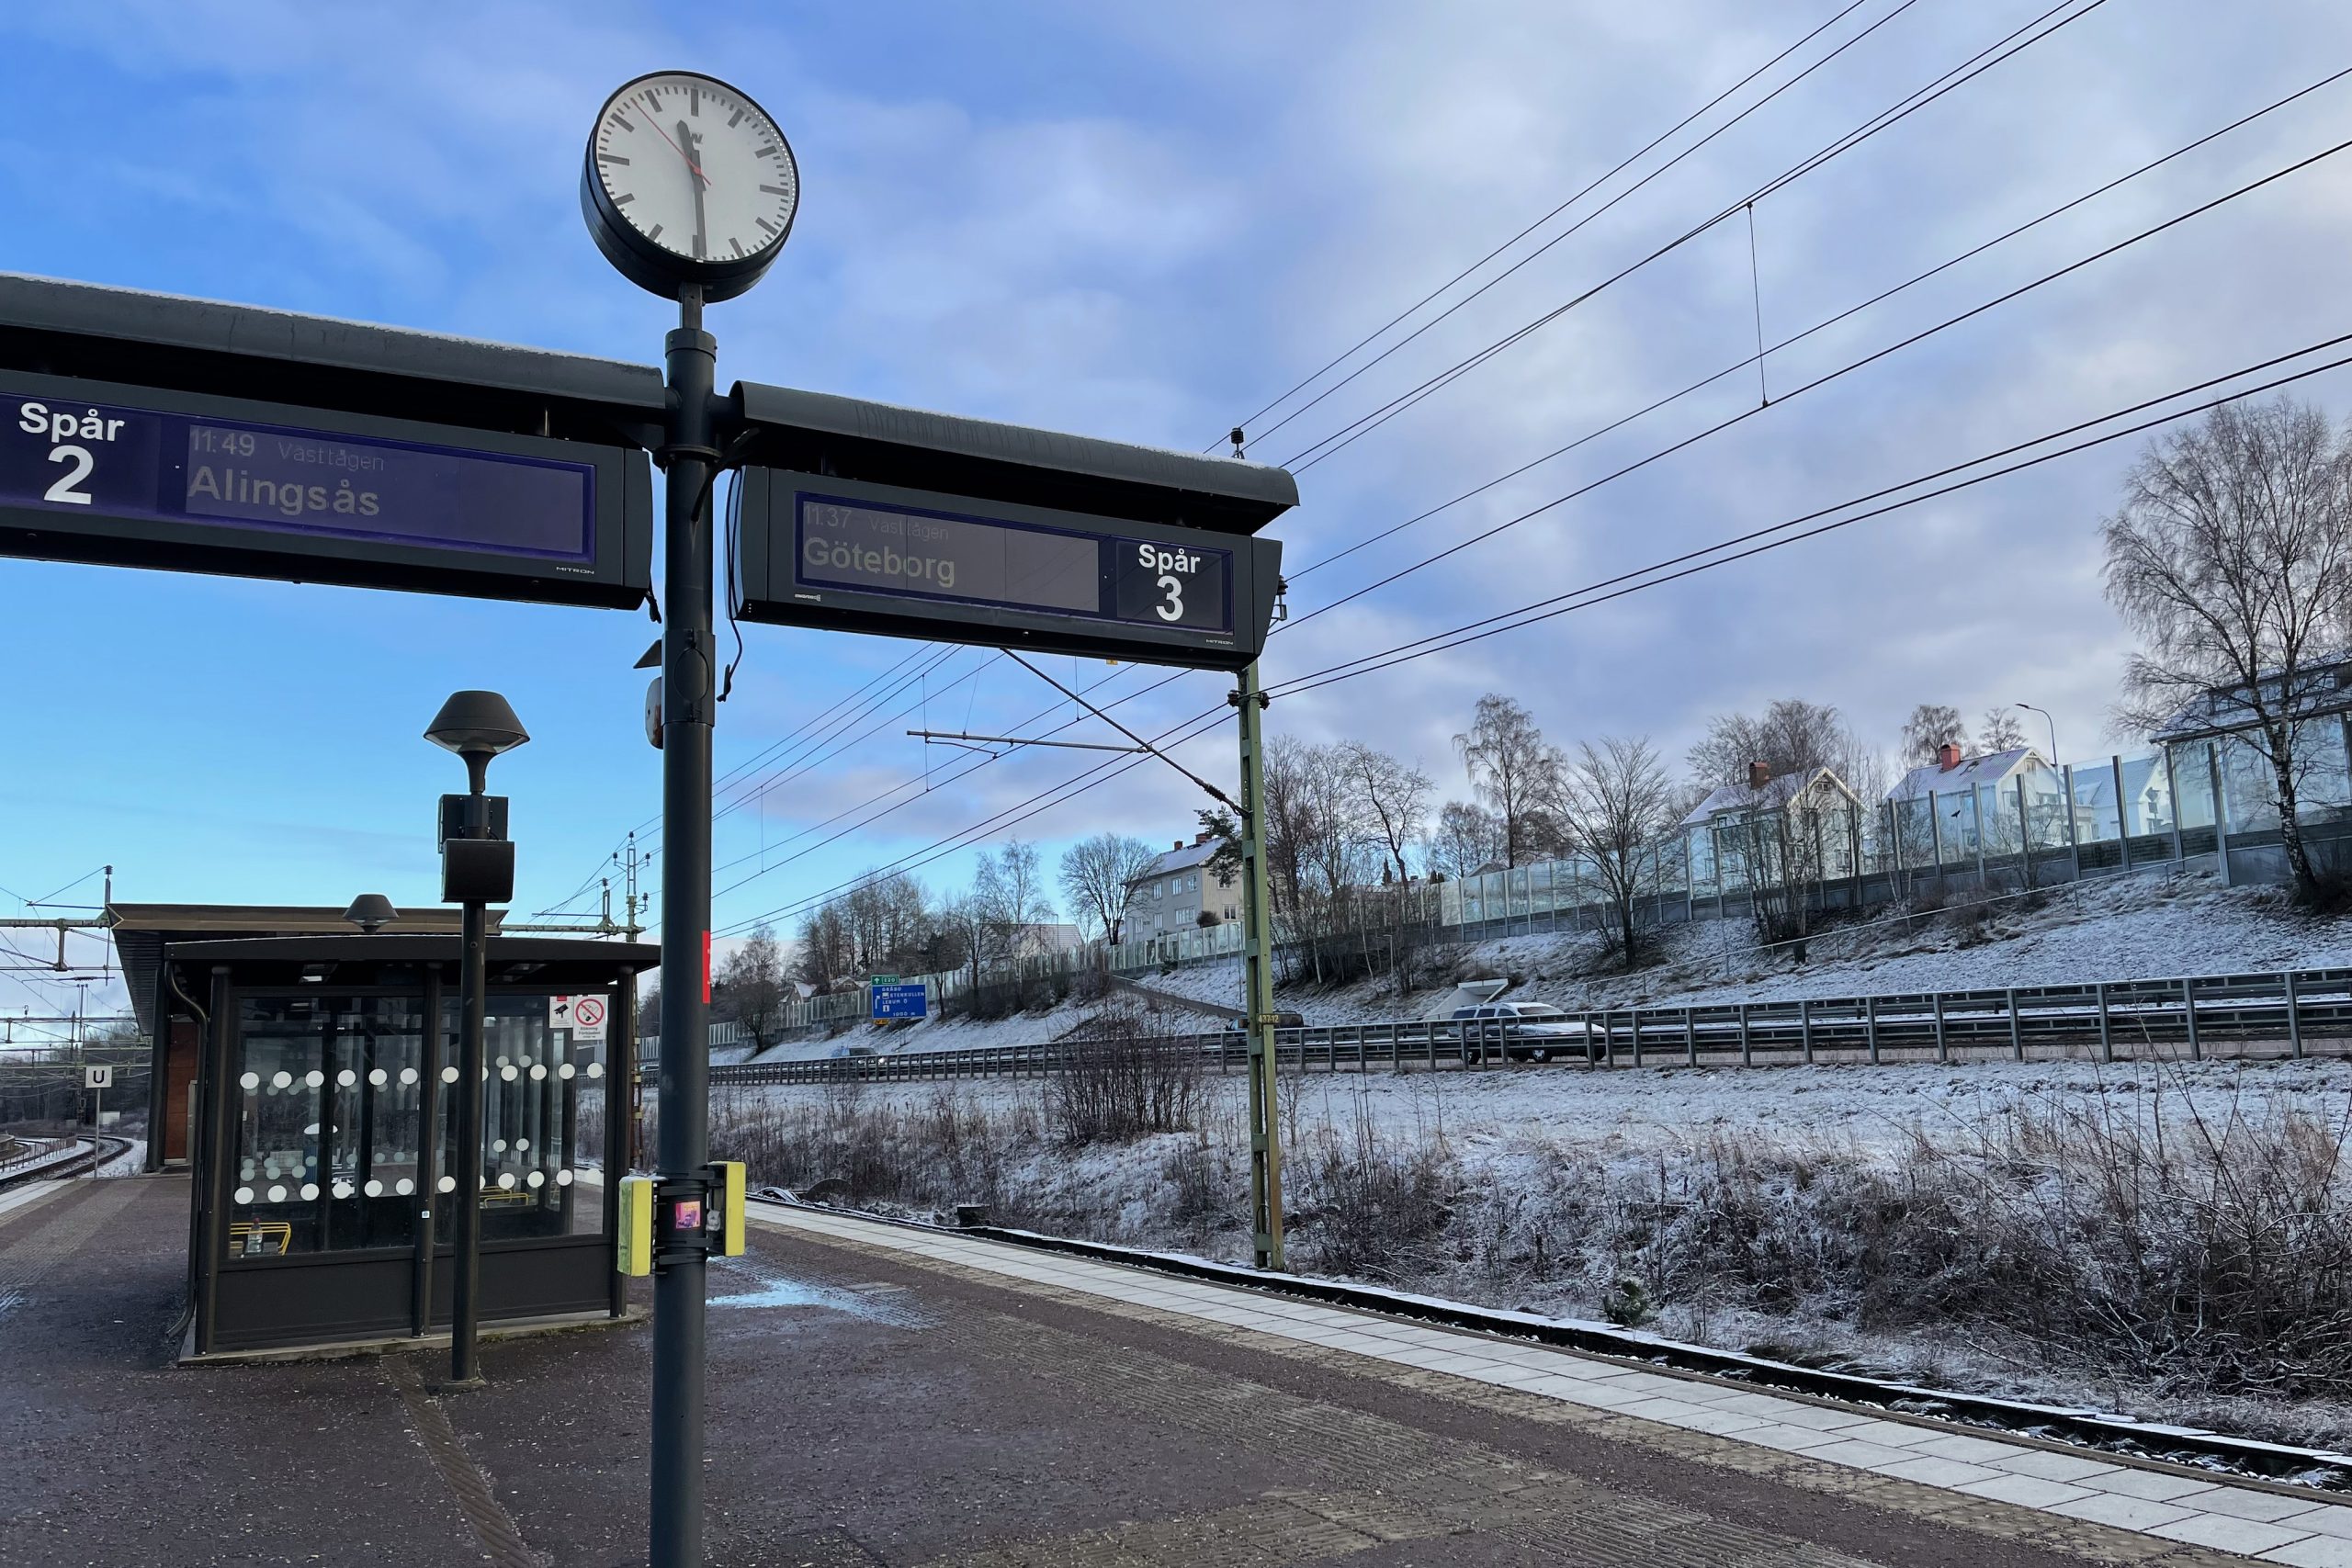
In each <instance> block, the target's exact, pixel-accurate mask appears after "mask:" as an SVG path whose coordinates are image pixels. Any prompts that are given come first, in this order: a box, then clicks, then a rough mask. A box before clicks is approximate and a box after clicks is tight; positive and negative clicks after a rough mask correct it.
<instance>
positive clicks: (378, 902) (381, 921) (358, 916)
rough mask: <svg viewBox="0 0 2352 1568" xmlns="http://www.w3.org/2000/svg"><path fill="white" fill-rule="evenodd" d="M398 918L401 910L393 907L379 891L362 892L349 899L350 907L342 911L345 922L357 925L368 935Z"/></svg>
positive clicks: (372, 934) (380, 929)
mask: <svg viewBox="0 0 2352 1568" xmlns="http://www.w3.org/2000/svg"><path fill="white" fill-rule="evenodd" d="M400 918H401V912H400V911H399V910H398V909H395V908H392V901H391V900H390V898H387V897H384V896H383V895H382V894H381V893H362V894H361V895H360V896H359V897H356V898H354V899H353V900H352V901H351V908H348V909H345V911H344V912H343V919H344V923H345V924H346V925H354V926H357V927H358V928H359V929H360V931H363V932H365V933H366V934H367V935H368V936H374V935H375V934H376V933H377V932H378V931H382V930H383V929H384V928H385V927H386V926H389V925H390V924H391V923H392V922H393V921H394V920H397V919H400Z"/></svg>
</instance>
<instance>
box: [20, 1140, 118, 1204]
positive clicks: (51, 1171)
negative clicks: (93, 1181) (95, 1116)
mask: <svg viewBox="0 0 2352 1568" xmlns="http://www.w3.org/2000/svg"><path fill="white" fill-rule="evenodd" d="M62 1141H63V1140H57V1141H56V1143H62ZM75 1141H76V1142H77V1143H78V1142H82V1141H84V1140H79V1139H77V1140H75ZM51 1146H52V1148H53V1147H55V1146H56V1144H55V1143H53V1144H52V1145H51ZM129 1151H130V1139H128V1138H111V1137H102V1138H99V1139H97V1140H96V1143H95V1145H93V1146H91V1147H89V1148H86V1149H83V1150H81V1151H80V1152H79V1153H77V1154H74V1155H70V1156H65V1157H64V1158H62V1159H39V1161H38V1163H34V1162H32V1161H27V1162H24V1168H22V1169H17V1170H13V1171H12V1170H10V1169H9V1168H6V1167H5V1166H0V1192H8V1191H13V1190H16V1189H17V1188H18V1187H21V1186H24V1185H26V1184H27V1183H29V1182H34V1181H62V1180H65V1179H69V1178H72V1177H76V1176H86V1175H88V1174H89V1172H90V1171H91V1170H93V1169H95V1168H100V1167H103V1166H105V1165H107V1164H108V1163H109V1162H111V1161H113V1160H114V1159H116V1158H118V1157H119V1156H121V1155H123V1154H126V1153H128V1152H129Z"/></svg>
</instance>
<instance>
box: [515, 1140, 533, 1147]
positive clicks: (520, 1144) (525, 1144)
mask: <svg viewBox="0 0 2352 1568" xmlns="http://www.w3.org/2000/svg"><path fill="white" fill-rule="evenodd" d="M530 1146H531V1140H530V1139H528V1138H517V1139H515V1147H516V1148H518V1149H527V1148H529V1147H530Z"/></svg>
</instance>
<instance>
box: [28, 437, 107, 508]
mask: <svg viewBox="0 0 2352 1568" xmlns="http://www.w3.org/2000/svg"><path fill="white" fill-rule="evenodd" d="M49 460H50V461H51V462H52V463H71V464H73V465H74V471H73V472H72V473H69V474H67V475H66V476H65V477H64V478H62V479H59V480H58V481H57V482H56V483H55V484H53V485H51V486H50V487H49V488H48V489H47V490H45V491H42V492H41V499H42V500H43V501H62V502H65V503H66V504H67V505H69V506H87V505H89V504H90V502H91V501H92V500H93V499H94V498H93V497H92V496H90V495H89V494H88V493H87V492H86V491H78V490H75V489H74V486H75V485H78V484H80V483H81V482H82V481H83V480H84V479H88V478H89V477H90V470H91V469H93V468H96V467H97V466H98V460H97V459H96V457H91V456H90V449H89V448H88V447H86V446H52V447H51V448H50V449H49Z"/></svg>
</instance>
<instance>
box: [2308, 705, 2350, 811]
mask: <svg viewBox="0 0 2352 1568" xmlns="http://www.w3.org/2000/svg"><path fill="white" fill-rule="evenodd" d="M2295 755H2296V758H2297V759H2298V761H2297V769H2296V771H2297V773H2298V775H2299V776H2298V780H2297V784H2296V786H2295V815H2296V816H2297V817H2298V818H2301V819H2303V820H2306V821H2322V822H2327V821H2334V820H2335V819H2336V818H2340V817H2342V816H2343V815H2344V814H2345V810H2346V807H2352V778H2347V777H2346V767H2345V754H2344V721H2343V720H2342V719H2340V718H2335V717H2329V718H2320V719H2312V720H2310V721H2309V722H2307V723H2303V724H2299V725H2297V726H2296V727H2295Z"/></svg>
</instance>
